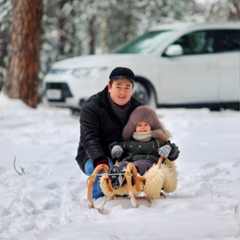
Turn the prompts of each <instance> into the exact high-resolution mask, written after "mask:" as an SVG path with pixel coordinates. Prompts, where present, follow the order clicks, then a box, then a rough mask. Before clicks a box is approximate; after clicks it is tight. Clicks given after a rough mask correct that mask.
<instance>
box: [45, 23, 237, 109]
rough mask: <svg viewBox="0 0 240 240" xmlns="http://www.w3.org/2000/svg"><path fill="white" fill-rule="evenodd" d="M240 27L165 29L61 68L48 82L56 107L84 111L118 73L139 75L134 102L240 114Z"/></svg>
mask: <svg viewBox="0 0 240 240" xmlns="http://www.w3.org/2000/svg"><path fill="white" fill-rule="evenodd" d="M239 30H240V23H237V22H236V23H230V22H225V23H190V24H187V23H181V24H171V25H160V26H157V27H154V28H152V29H150V30H149V31H148V32H146V33H145V34H143V35H142V36H139V37H138V38H136V39H134V40H133V41H130V42H127V43H126V44H124V45H123V46H121V47H119V48H118V49H117V50H116V51H115V52H114V53H111V54H103V55H90V56H81V57H75V58H70V59H66V60H63V61H59V62H56V63H55V64H54V65H53V66H52V68H51V69H50V71H49V72H48V74H47V75H46V76H45V78H44V93H45V99H46V100H47V102H48V103H50V104H51V105H54V106H62V107H69V108H71V109H81V106H82V104H83V103H84V102H85V101H86V99H87V98H88V97H89V96H91V95H92V94H94V93H96V92H98V91H100V90H102V89H103V88H104V87H105V86H106V85H107V83H108V77H109V74H110V72H111V71H112V69H113V68H115V67H118V66H123V67H128V68H130V69H132V70H133V72H134V73H135V76H136V78H135V81H136V83H135V88H134V96H135V97H136V98H137V99H139V100H140V101H142V102H143V103H144V104H149V105H152V106H156V107H209V108H211V109H215V108H216V109H219V108H221V107H223V108H225V107H234V108H239V97H240V96H239V91H240V89H239V57H240V47H239V44H240V43H239Z"/></svg>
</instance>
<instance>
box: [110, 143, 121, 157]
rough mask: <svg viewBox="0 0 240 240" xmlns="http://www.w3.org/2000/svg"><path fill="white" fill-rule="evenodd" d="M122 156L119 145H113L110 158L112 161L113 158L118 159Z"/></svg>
mask: <svg viewBox="0 0 240 240" xmlns="http://www.w3.org/2000/svg"><path fill="white" fill-rule="evenodd" d="M122 154H123V149H122V147H121V146H119V145H115V146H114V147H113V148H112V151H111V156H112V158H113V159H115V158H120V157H121V156H122Z"/></svg>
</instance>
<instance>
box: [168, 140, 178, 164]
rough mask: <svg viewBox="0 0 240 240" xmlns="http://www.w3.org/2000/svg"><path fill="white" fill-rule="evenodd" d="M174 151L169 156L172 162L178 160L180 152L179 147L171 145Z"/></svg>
mask: <svg viewBox="0 0 240 240" xmlns="http://www.w3.org/2000/svg"><path fill="white" fill-rule="evenodd" d="M169 144H170V146H171V148H172V150H171V152H170V153H169V155H168V159H169V160H171V161H174V160H176V159H177V158H178V156H179V153H180V151H179V150H178V147H177V146H176V145H175V144H174V143H169Z"/></svg>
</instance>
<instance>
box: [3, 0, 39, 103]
mask: <svg viewBox="0 0 240 240" xmlns="http://www.w3.org/2000/svg"><path fill="white" fill-rule="evenodd" d="M12 5H13V13H12V25H11V39H10V45H9V63H8V68H7V79H6V81H5V85H4V91H5V93H6V94H7V95H8V96H9V97H10V98H20V99H22V100H23V102H25V103H26V104H27V105H29V106H30V107H33V108H35V107H36V106H37V103H38V83H39V79H38V72H39V56H40V48H41V40H40V39H41V19H42V7H43V3H42V0H12Z"/></svg>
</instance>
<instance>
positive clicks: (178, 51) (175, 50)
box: [165, 44, 183, 57]
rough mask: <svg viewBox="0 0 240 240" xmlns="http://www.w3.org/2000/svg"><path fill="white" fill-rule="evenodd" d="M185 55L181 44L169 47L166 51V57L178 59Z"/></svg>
mask: <svg viewBox="0 0 240 240" xmlns="http://www.w3.org/2000/svg"><path fill="white" fill-rule="evenodd" d="M181 55H183V48H182V46H181V45H179V44H174V45H171V46H169V47H168V48H167V49H166V51H165V56H168V57H176V56H181Z"/></svg>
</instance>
